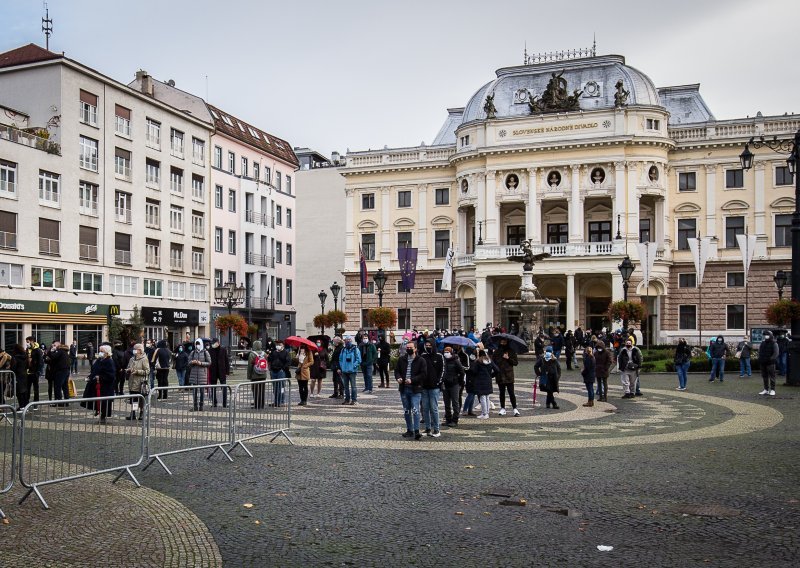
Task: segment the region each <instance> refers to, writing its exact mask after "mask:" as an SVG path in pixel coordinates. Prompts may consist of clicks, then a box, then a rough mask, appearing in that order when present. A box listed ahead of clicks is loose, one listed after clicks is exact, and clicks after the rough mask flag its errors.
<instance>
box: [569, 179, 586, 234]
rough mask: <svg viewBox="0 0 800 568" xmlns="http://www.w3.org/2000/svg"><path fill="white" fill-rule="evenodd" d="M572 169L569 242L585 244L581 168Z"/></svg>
mask: <svg viewBox="0 0 800 568" xmlns="http://www.w3.org/2000/svg"><path fill="white" fill-rule="evenodd" d="M570 168H571V169H572V192H571V194H570V199H569V242H571V243H581V242H583V200H582V199H581V193H580V173H581V166H570Z"/></svg>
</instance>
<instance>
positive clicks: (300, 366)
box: [295, 346, 314, 406]
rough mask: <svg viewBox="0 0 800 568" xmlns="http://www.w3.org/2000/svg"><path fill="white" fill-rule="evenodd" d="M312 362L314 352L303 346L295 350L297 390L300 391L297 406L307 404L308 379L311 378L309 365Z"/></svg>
mask: <svg viewBox="0 0 800 568" xmlns="http://www.w3.org/2000/svg"><path fill="white" fill-rule="evenodd" d="M313 364H314V354H313V353H312V352H310V351H309V350H308V349H307V348H306V347H305V346H301V347H300V350H299V351H298V352H297V374H296V375H295V376H296V377H297V390H299V391H300V402H298V403H297V406H308V381H309V379H310V378H311V366H312V365H313Z"/></svg>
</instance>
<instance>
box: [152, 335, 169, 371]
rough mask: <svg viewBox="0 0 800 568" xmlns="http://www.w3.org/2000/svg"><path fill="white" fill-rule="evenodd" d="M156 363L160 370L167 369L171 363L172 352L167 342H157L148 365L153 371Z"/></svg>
mask: <svg viewBox="0 0 800 568" xmlns="http://www.w3.org/2000/svg"><path fill="white" fill-rule="evenodd" d="M156 361H158V366H159V367H161V368H162V369H169V366H170V363H172V351H170V350H169V347H167V342H166V341H164V340H163V339H162V340H161V341H159V342H158V344H157V346H156V350H155V351H154V352H153V355H152V356H151V357H150V365H151V367H153V369H155V368H156ZM156 370H157V369H156Z"/></svg>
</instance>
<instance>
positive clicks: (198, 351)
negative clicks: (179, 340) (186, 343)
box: [189, 338, 211, 412]
mask: <svg viewBox="0 0 800 568" xmlns="http://www.w3.org/2000/svg"><path fill="white" fill-rule="evenodd" d="M210 366H211V355H210V354H209V353H208V350H207V349H206V347H205V345H204V344H203V340H202V339H199V338H198V339H196V340H195V342H194V351H192V355H191V356H190V357H189V384H190V385H206V384H208V368H209V367H210ZM205 391H206V389H204V388H202V389H199V388H195V389H192V408H191V409H190V410H192V411H193V412H198V411H200V412H202V410H203V399H204V398H205ZM198 392H199V393H200V405H199V406H198V404H197V393H198Z"/></svg>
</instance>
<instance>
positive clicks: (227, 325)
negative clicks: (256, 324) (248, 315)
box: [214, 314, 247, 337]
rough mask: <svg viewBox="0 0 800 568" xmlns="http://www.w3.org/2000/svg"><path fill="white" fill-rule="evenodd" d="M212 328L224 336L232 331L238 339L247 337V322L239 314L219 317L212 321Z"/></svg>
mask: <svg viewBox="0 0 800 568" xmlns="http://www.w3.org/2000/svg"><path fill="white" fill-rule="evenodd" d="M214 326H215V327H216V328H217V330H218V331H219V332H220V333H221V334H225V333H227V332H228V330H230V329H232V330H233V331H234V332H235V333H236V335H238V336H239V337H247V320H246V319H244V318H243V317H242V316H240V315H239V314H230V315H227V316H219V317H218V318H217V319H216V320H215V321H214Z"/></svg>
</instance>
